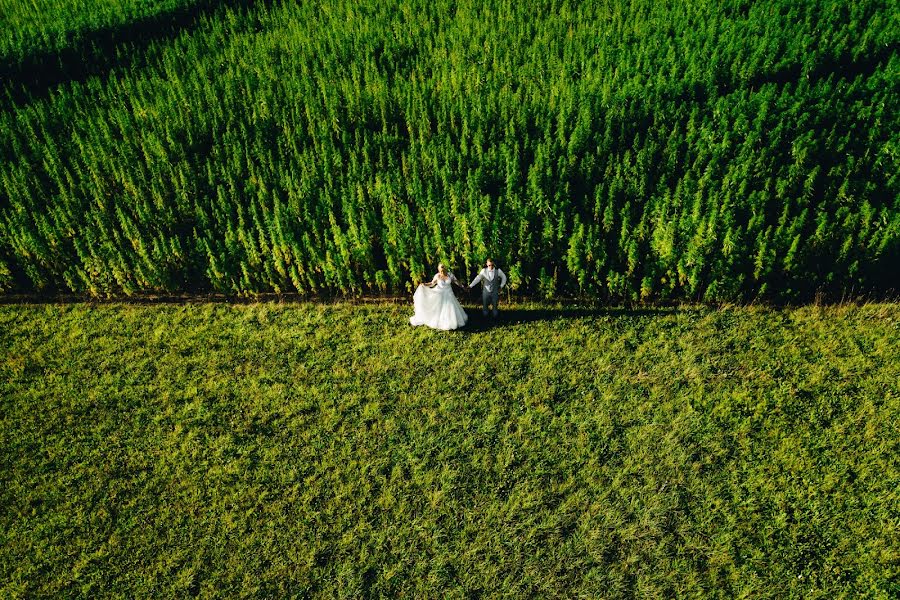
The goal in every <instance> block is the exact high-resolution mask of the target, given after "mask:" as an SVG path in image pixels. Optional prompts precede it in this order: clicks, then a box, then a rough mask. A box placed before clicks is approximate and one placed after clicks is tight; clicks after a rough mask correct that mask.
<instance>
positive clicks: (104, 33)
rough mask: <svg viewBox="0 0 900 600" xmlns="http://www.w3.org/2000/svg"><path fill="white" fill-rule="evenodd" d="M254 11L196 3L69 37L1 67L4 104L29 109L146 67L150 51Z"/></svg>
mask: <svg viewBox="0 0 900 600" xmlns="http://www.w3.org/2000/svg"><path fill="white" fill-rule="evenodd" d="M252 5H253V0H196V1H195V2H192V3H190V4H187V5H184V6H180V7H177V8H173V9H171V10H167V11H163V12H160V13H157V14H154V15H150V16H147V17H144V18H138V19H135V20H133V21H130V22H128V23H122V24H118V25H110V26H105V27H98V28H95V29H88V30H84V31H74V32H70V33H68V35H69V36H70V39H68V40H67V43H66V44H65V46H64V47H62V48H59V49H57V50H43V49H36V50H34V51H32V52H30V53H28V54H26V55H25V56H24V57H23V58H22V59H21V60H19V61H18V62H13V61H11V60H3V61H0V81H2V82H3V88H5V90H4V92H5V93H4V95H3V96H5V97H3V96H0V102H2V103H3V104H8V103H10V102H12V103H15V104H18V103H27V102H30V101H33V100H36V99H39V98H42V97H44V96H46V95H47V94H48V93H49V91H50V90H51V89H52V88H53V87H55V86H57V85H59V84H62V83H65V82H75V81H78V82H81V81H85V80H86V79H88V78H89V77H93V76H105V75H106V74H108V73H109V72H110V71H111V70H112V69H120V70H127V69H129V68H131V67H136V68H140V67H143V66H145V64H146V63H147V61H148V56H147V54H146V51H147V50H148V48H149V47H150V45H151V44H153V43H154V42H156V41H165V40H170V39H174V38H175V37H177V36H178V34H180V33H181V32H183V31H190V30H192V29H195V28H196V27H197V26H198V25H199V24H200V22H201V20H202V18H203V17H204V16H205V15H208V14H210V13H213V12H216V11H218V10H224V9H225V8H227V7H231V8H240V7H249V6H252Z"/></svg>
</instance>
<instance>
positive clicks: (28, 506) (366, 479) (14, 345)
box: [0, 303, 900, 598]
mask: <svg viewBox="0 0 900 600" xmlns="http://www.w3.org/2000/svg"><path fill="white" fill-rule="evenodd" d="M505 308H506V310H505V312H504V314H503V319H502V320H501V322H500V323H499V324H498V325H497V326H494V327H487V326H485V325H483V324H479V322H477V321H476V322H474V323H473V327H472V328H470V329H469V330H463V331H457V332H449V333H443V332H435V331H431V330H427V329H423V328H416V329H413V328H411V327H409V326H407V325H406V319H407V317H408V316H409V315H410V314H411V307H410V306H403V305H391V304H373V305H350V304H333V305H321V304H319V305H316V304H274V303H273V304H245V305H229V304H186V305H144V306H139V305H123V304H110V305H94V306H90V305H79V304H75V305H31V306H28V305H12V306H9V305H8V306H2V307H0V344H2V346H0V348H2V350H0V392H2V394H0V398H2V411H0V460H2V468H0V507H2V510H0V596H2V597H4V598H24V597H42V596H52V597H90V598H98V597H114V596H115V597H159V598H180V597H186V596H193V595H199V596H203V597H222V598H237V597H273V598H274V597H323V598H332V597H346V598H358V597H375V596H384V597H408V598H426V597H427V598H471V597H485V598H488V597H490V598H493V597H566V598H588V597H591V598H599V597H611V598H616V597H633V596H639V597H684V596H690V597H723V598H731V597H753V598H760V597H763V598H765V597H773V598H775V597H777V598H784V597H793V598H835V597H846V598H857V597H867V598H890V597H897V596H898V594H900V531H898V528H900V493H898V489H900V465H898V457H900V425H898V423H900V388H898V379H900V361H898V359H897V356H898V353H900V342H898V339H900V335H898V334H900V305H897V304H868V305H863V306H849V305H848V306H839V307H820V306H808V307H804V308H797V309H784V310H776V309H771V308H762V307H741V308H725V309H711V308H694V307H685V308H670V309H666V308H660V309H634V310H628V309H603V310H579V309H574V308H568V309H554V308H548V307H546V306H544V307H539V306H534V305H518V306H515V307H512V308H510V307H505Z"/></svg>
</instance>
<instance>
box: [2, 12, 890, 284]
mask: <svg viewBox="0 0 900 600" xmlns="http://www.w3.org/2000/svg"><path fill="white" fill-rule="evenodd" d="M0 6H2V10H0V290H6V291H23V292H38V293H50V292H58V291H71V292H76V293H82V294H89V295H95V296H106V295H117V294H133V293H139V292H176V291H216V292H223V293H228V294H253V293H258V292H270V291H275V292H300V293H303V294H311V295H322V294H329V295H330V294H354V295H355V294H363V293H366V294H368V293H397V292H405V291H407V290H409V289H411V286H412V285H413V284H414V283H415V282H416V281H418V280H419V279H421V278H423V277H430V276H431V274H432V273H433V272H434V269H435V265H436V263H437V262H438V261H439V260H442V261H445V262H447V263H448V264H449V265H450V266H451V268H452V269H453V270H455V271H457V272H458V273H469V274H471V273H473V272H474V270H475V269H476V268H477V266H478V265H479V264H480V263H481V262H482V261H483V260H484V258H485V257H487V256H492V257H494V258H495V259H496V260H497V261H498V263H499V264H500V266H501V267H502V268H504V270H506V272H507V273H508V274H509V275H510V284H511V287H512V289H513V290H514V292H516V293H521V294H526V295H535V296H540V297H545V298H556V297H570V296H579V297H583V298H594V299H598V300H602V301H612V302H615V301H623V300H624V301H636V300H645V299H646V300H667V299H674V300H680V299H684V300H705V301H714V302H715V301H746V300H756V299H761V300H774V301H802V300H806V299H809V298H811V297H813V296H814V295H815V294H824V295H825V296H831V297H839V296H841V295H843V294H848V293H849V294H859V293H891V292H892V290H897V289H900V269H898V265H900V55H898V48H900V43H898V42H900V11H898V9H897V7H896V4H894V3H892V2H888V1H886V0H885V1H881V0H861V1H859V2H848V1H846V0H772V1H767V2H750V1H744V0H725V1H713V0H699V1H696V2H686V3H684V2H659V1H653V0H634V1H632V2H627V1H624V0H608V1H605V2H583V3H579V2H567V1H563V2H559V1H546V2H538V1H535V2H516V1H512V0H482V1H480V2H473V1H467V0H461V1H459V2H454V1H450V0H427V1H420V0H400V1H398V2H379V1H376V0H343V1H341V0H320V1H314V2H289V1H286V0H276V1H272V2H240V1H235V0H232V1H226V2H213V1H210V0H206V1H190V0H168V1H166V2H160V3H154V4H149V3H145V2H141V1H138V0H129V1H125V0H120V1H115V2H114V1H113V0H94V1H89V2H77V3H71V2H64V1H63V0H39V1H36V2H33V3H31V4H29V5H27V6H26V5H25V4H22V3H18V2H13V1H11V0H0ZM35 8H37V9H38V11H37V12H35Z"/></svg>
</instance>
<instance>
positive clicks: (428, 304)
mask: <svg viewBox="0 0 900 600" xmlns="http://www.w3.org/2000/svg"><path fill="white" fill-rule="evenodd" d="M432 281H433V282H434V283H436V284H437V285H435V286H434V287H428V286H426V285H424V284H421V283H420V284H419V287H417V288H416V293H415V294H413V307H414V308H415V311H416V312H415V314H414V315H413V316H411V317H410V318H409V323H410V325H428V326H429V327H431V328H433V329H443V330H444V331H448V330H450V329H456V328H458V327H462V326H463V325H465V324H466V321H468V320H469V316H468V315H467V314H466V311H464V310H463V307H462V306H460V305H459V300H457V299H456V296H455V295H454V294H453V282H454V281H456V277H454V276H453V275H450V277H448V278H447V279H441V278H440V277H438V276H437V275H435V276H434V279H432Z"/></svg>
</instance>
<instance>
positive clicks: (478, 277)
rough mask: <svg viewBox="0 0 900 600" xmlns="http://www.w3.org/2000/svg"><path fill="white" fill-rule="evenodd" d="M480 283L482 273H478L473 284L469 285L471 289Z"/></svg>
mask: <svg viewBox="0 0 900 600" xmlns="http://www.w3.org/2000/svg"><path fill="white" fill-rule="evenodd" d="M479 281H481V273H480V272H479V273H478V275H476V276H475V279H473V280H472V283H470V284H469V287H474V286H475V284H476V283H478V282H479Z"/></svg>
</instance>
